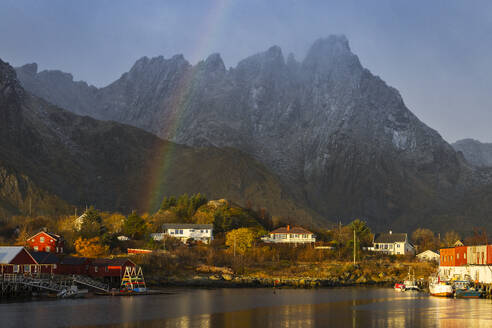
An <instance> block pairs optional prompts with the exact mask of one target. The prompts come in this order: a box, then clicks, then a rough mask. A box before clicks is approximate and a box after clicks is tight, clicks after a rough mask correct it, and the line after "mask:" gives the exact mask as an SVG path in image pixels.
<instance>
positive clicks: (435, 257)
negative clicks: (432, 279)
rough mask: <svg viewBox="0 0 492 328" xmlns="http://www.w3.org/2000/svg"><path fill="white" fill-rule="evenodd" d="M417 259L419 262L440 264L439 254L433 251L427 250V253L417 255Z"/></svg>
mask: <svg viewBox="0 0 492 328" xmlns="http://www.w3.org/2000/svg"><path fill="white" fill-rule="evenodd" d="M416 258H417V259H418V260H419V261H426V262H437V263H439V258H440V256H439V254H437V253H436V252H433V251H431V250H426V251H425V252H422V253H419V254H417V255H416Z"/></svg>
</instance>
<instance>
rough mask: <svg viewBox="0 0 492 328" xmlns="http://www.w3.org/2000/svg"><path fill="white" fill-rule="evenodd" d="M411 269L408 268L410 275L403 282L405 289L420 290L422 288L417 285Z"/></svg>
mask: <svg viewBox="0 0 492 328" xmlns="http://www.w3.org/2000/svg"><path fill="white" fill-rule="evenodd" d="M410 270H411V269H410V268H408V277H407V279H406V280H405V281H403V284H404V285H405V290H416V291H419V290H420V288H419V287H418V286H417V282H416V281H415V275H414V274H412V273H411V271H410Z"/></svg>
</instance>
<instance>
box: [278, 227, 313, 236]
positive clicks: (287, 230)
mask: <svg viewBox="0 0 492 328" xmlns="http://www.w3.org/2000/svg"><path fill="white" fill-rule="evenodd" d="M270 233H295V234H311V233H312V232H311V231H309V230H306V229H304V228H303V227H292V228H291V227H290V226H286V227H281V228H277V229H275V230H273V231H272V232H270Z"/></svg>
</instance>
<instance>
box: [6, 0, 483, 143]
mask: <svg viewBox="0 0 492 328" xmlns="http://www.w3.org/2000/svg"><path fill="white" fill-rule="evenodd" d="M330 34H345V35H346V36H347V37H348V39H349V41H350V45H351V48H352V51H353V52H354V53H356V54H357V55H358V56H359V58H360V60H361V62H362V64H363V65H364V66H365V67H367V68H369V69H370V70H371V71H372V72H373V73H374V74H376V75H379V76H380V77H382V78H383V79H384V80H385V81H386V82H387V83H388V84H390V85H392V86H394V87H396V88H397V89H398V90H400V92H401V93H402V96H403V99H404V100H405V102H406V104H407V106H408V107H409V108H410V110H412V111H413V112H414V113H415V114H416V115H417V116H418V117H419V118H420V119H421V120H422V121H424V122H425V123H427V124H428V125H429V126H431V127H433V128H434V129H436V130H437V131H439V132H440V133H441V134H442V136H443V137H444V138H445V139H446V140H448V141H450V142H454V141H455V140H457V139H461V138H465V137H471V138H475V139H479V140H481V141H488V142H492V129H491V128H490V125H491V123H492V108H491V105H490V104H491V101H490V95H491V94H492V92H491V91H492V1H465V0H463V1H454V0H442V1H429V0H424V1H419V0H412V1H408V0H402V1H398V0H387V1H376V0H371V1H365V0H360V1H347V0H343V1H326V0H324V1H309V0H303V1H301V0H299V1H295V0H268V1H267V0H263V1H260V0H247V1H246V0H244V1H239V0H234V1H231V0H223V1H205V0H196V1H191V0H190V1H186V0H176V1H164V0H160V1H148V0H144V1H123V0H118V1H116V0H114V1H104V0H98V1H96V0H85V1H82V0H80V1H69V0H51V1H39V0H32V1H24V0H2V1H1V2H0V58H1V59H3V60H5V61H8V62H10V63H11V64H12V65H14V66H20V65H23V64H25V63H31V62H36V63H38V65H39V68H40V70H43V69H60V70H63V71H66V72H70V73H72V74H73V75H74V77H75V79H76V80H84V81H87V82H88V83H90V84H94V85H96V86H104V85H106V84H108V83H110V82H112V81H114V80H115V79H117V78H118V77H119V76H120V75H121V74H122V73H124V72H126V71H128V70H129V68H130V67H131V66H132V64H133V63H134V62H135V60H137V59H138V58H140V57H142V56H149V57H151V56H156V55H163V56H164V57H166V58H168V57H171V56H172V55H174V54H177V53H182V54H184V56H185V57H186V58H187V59H188V60H189V61H191V62H192V63H196V62H197V61H198V60H200V59H203V58H205V57H207V56H208V55H209V54H210V53H213V52H219V53H220V54H221V55H222V58H223V59H224V61H225V63H226V65H227V66H234V65H236V63H237V62H238V61H239V60H241V59H243V58H245V57H247V56H249V55H251V54H254V53H256V52H259V51H263V50H265V49H267V48H268V47H270V46H272V45H274V44H275V45H279V46H280V47H281V48H282V50H283V52H284V55H287V54H288V53H289V52H293V53H294V54H295V55H296V58H297V59H299V60H302V58H303V57H304V54H305V53H306V51H307V49H308V48H309V46H310V45H311V44H312V43H313V42H314V40H316V39H317V38H319V37H325V36H328V35H330Z"/></svg>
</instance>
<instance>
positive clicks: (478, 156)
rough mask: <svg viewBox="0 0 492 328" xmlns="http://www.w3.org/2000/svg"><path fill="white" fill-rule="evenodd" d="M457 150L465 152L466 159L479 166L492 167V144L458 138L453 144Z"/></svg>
mask: <svg viewBox="0 0 492 328" xmlns="http://www.w3.org/2000/svg"><path fill="white" fill-rule="evenodd" d="M453 148H454V149H455V150H456V151H460V152H462V153H463V156H464V157H465V159H466V160H467V161H468V162H469V163H470V164H472V165H475V166H478V167H492V144H491V143H482V142H480V141H478V140H474V139H463V140H458V141H456V142H455V143H454V144H453Z"/></svg>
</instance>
